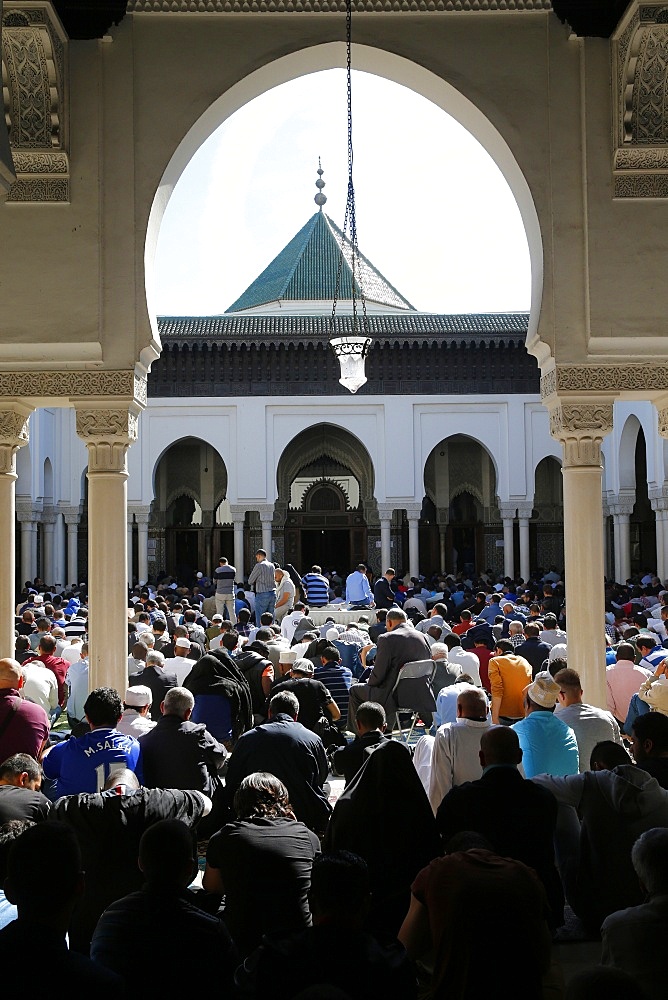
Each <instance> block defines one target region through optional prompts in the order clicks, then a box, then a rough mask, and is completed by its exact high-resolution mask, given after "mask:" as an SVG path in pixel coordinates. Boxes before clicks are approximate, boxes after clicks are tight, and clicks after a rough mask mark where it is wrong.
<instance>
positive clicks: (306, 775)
mask: <svg viewBox="0 0 668 1000" xmlns="http://www.w3.org/2000/svg"><path fill="white" fill-rule="evenodd" d="M298 715H299V701H298V700H297V697H296V695H295V694H293V693H292V691H280V692H279V693H278V694H275V695H274V696H273V698H272V699H271V701H270V702H269V718H268V719H267V721H266V722H264V723H262V724H261V725H259V726H256V727H255V728H254V729H250V730H249V731H248V732H247V733H244V734H243V736H240V737H239V740H238V742H237V744H236V746H235V748H234V753H233V754H232V756H231V758H230V763H229V767H228V770H227V776H226V779H225V782H226V793H227V798H228V801H229V803H230V805H231V804H232V802H233V799H234V793H235V792H236V790H237V788H238V787H239V785H240V784H241V782H242V781H243V779H244V778H245V777H247V776H248V775H249V774H253V772H254V771H269V772H270V773H271V774H273V775H275V776H276V777H277V778H278V779H279V781H282V782H283V784H284V785H285V787H286V788H287V790H288V793H289V795H290V802H291V804H292V808H293V810H294V813H295V816H296V817H297V819H298V820H301V821H302V823H305V824H306V826H308V827H309V828H310V829H311V830H313V831H314V833H318V834H322V833H324V831H325V827H326V826H327V823H328V821H329V816H330V813H331V811H332V810H331V806H330V804H329V800H328V798H327V793H326V791H325V789H324V787H323V786H324V784H325V781H326V780H327V774H328V772H329V765H328V762H327V755H326V753H325V748H324V746H323V742H322V740H321V739H320V737H319V736H316V734H315V733H312V732H311V731H310V729H307V728H306V727H305V726H302V724H301V723H300V722H298V721H297V716H298Z"/></svg>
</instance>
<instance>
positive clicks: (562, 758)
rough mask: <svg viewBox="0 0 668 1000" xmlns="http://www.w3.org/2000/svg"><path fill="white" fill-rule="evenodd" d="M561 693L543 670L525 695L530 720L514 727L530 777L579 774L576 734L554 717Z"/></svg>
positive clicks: (526, 709)
mask: <svg viewBox="0 0 668 1000" xmlns="http://www.w3.org/2000/svg"><path fill="white" fill-rule="evenodd" d="M559 690H560V688H559V685H558V684H557V683H556V681H555V680H554V679H553V678H552V675H551V674H550V673H549V671H547V670H541V671H540V673H538V674H536V679H535V680H534V681H533V682H532V683H531V684H529V685H528V687H527V688H526V690H525V692H524V707H525V711H526V717H525V718H524V719H520V721H519V722H516V723H515V725H514V726H513V727H512V728H513V729H514V730H515V732H516V733H517V736H518V739H519V741H520V747H521V748H522V764H523V766H524V774H525V776H526V777H527V778H533V777H534V775H536V774H553V775H561V776H563V775H566V774H577V773H578V769H579V760H580V759H579V755H578V741H577V739H576V737H575V733H574V732H573V730H572V729H571V727H570V726H567V725H566V723H565V722H562V721H561V719H559V718H558V717H557V716H556V715H554V710H555V707H556V704H557V698H558V697H559Z"/></svg>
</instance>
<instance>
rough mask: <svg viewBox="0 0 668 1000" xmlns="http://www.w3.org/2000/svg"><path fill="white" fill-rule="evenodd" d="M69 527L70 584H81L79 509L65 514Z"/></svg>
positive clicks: (68, 569) (71, 508)
mask: <svg viewBox="0 0 668 1000" xmlns="http://www.w3.org/2000/svg"><path fill="white" fill-rule="evenodd" d="M64 517H65V525H66V527H67V572H66V574H65V576H66V577H67V580H66V582H67V583H68V584H72V583H79V582H80V581H79V520H80V517H81V515H80V512H79V508H78V507H70V508H68V509H67V510H66V511H65V513H64Z"/></svg>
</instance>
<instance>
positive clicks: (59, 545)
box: [53, 510, 67, 587]
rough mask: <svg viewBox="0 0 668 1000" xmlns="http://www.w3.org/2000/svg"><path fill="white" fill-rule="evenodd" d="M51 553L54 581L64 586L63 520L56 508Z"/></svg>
mask: <svg viewBox="0 0 668 1000" xmlns="http://www.w3.org/2000/svg"><path fill="white" fill-rule="evenodd" d="M53 554H54V556H53V557H54V567H55V568H54V575H55V582H56V583H58V584H60V585H61V587H64V586H65V584H66V582H67V581H66V579H65V522H64V521H63V515H62V513H61V511H59V510H56V524H55V527H54V531H53Z"/></svg>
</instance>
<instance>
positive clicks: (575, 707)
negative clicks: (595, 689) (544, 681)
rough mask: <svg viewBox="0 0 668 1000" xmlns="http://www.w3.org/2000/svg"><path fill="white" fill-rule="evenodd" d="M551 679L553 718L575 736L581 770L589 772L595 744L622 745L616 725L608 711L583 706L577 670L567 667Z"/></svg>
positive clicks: (591, 706)
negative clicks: (610, 742) (556, 690)
mask: <svg viewBox="0 0 668 1000" xmlns="http://www.w3.org/2000/svg"><path fill="white" fill-rule="evenodd" d="M554 680H555V682H556V683H557V684H558V685H559V694H558V696H557V697H558V701H557V708H556V711H555V715H556V717H557V718H558V719H561V721H562V722H565V723H566V725H567V726H570V727H571V729H572V730H573V732H574V733H575V738H576V740H577V741H578V756H579V759H580V771H588V770H589V762H590V760H591V752H592V750H593V749H594V747H595V746H596V744H597V743H603V742H605V741H606V740H613V741H614V742H615V743H619V745H620V746H621V745H622V737H621V735H620V732H619V726H618V725H617V723H616V722H615V719H614V716H613V715H612V714H611V713H610V712H605V711H604V710H603V709H601V708H594V706H593V705H585V704H584V702H583V701H582V694H583V692H582V687H581V685H580V675H579V674H578V672H577V671H576V670H572V669H571V668H570V667H565V668H564V669H563V670H558V671H557V673H556V674H555V675H554Z"/></svg>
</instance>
